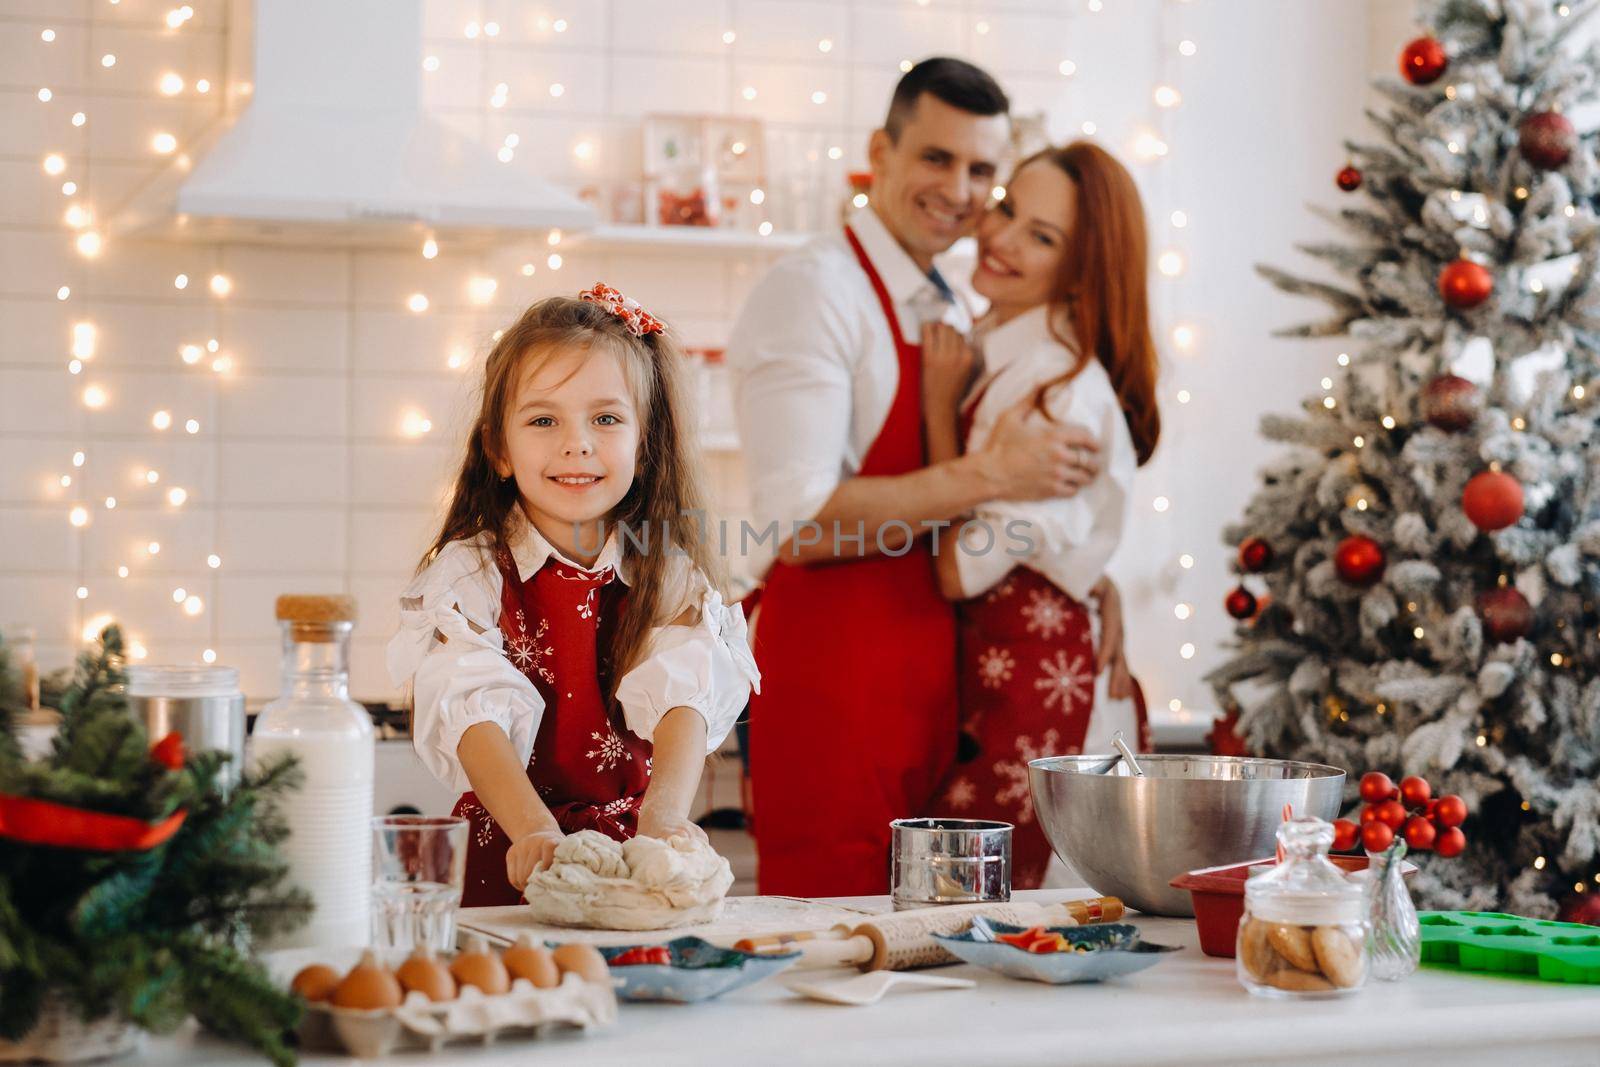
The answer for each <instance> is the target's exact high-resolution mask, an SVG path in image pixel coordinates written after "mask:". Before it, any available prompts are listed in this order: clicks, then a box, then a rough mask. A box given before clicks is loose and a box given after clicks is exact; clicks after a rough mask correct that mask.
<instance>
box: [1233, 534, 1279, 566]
mask: <svg viewBox="0 0 1600 1067" xmlns="http://www.w3.org/2000/svg"><path fill="white" fill-rule="evenodd" d="M1271 563H1272V546H1271V545H1269V544H1267V542H1266V541H1265V540H1263V539H1262V538H1260V537H1247V538H1245V539H1244V540H1243V541H1241V542H1240V543H1239V566H1240V567H1242V568H1243V569H1244V570H1246V571H1248V572H1249V573H1251V574H1259V573H1261V572H1262V571H1264V570H1266V569H1267V567H1268V566H1269V565H1270V564H1271Z"/></svg>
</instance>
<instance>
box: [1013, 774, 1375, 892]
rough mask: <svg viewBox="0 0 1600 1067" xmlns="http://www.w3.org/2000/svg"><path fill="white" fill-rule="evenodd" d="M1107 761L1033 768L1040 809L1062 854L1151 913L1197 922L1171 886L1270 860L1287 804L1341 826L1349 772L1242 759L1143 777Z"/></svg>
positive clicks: (1100, 887)
mask: <svg viewBox="0 0 1600 1067" xmlns="http://www.w3.org/2000/svg"><path fill="white" fill-rule="evenodd" d="M1112 759H1113V756H1112V755H1110V754H1107V755H1102V756H1050V757H1047V758H1045V759H1036V760H1034V761H1033V762H1031V763H1029V764H1028V780H1029V784H1030V786H1031V787H1032V789H1033V808H1034V811H1035V812H1036V813H1037V814H1038V817H1039V824H1040V826H1042V827H1043V828H1044V833H1045V837H1047V838H1049V840H1050V847H1052V848H1054V849H1055V850H1056V855H1058V856H1060V857H1061V858H1062V860H1064V861H1065V862H1066V863H1068V864H1070V865H1071V866H1072V867H1073V869H1074V870H1076V871H1077V872H1078V873H1079V874H1080V875H1082V876H1083V878H1084V880H1085V881H1086V882H1087V883H1088V884H1089V885H1090V886H1091V887H1093V888H1094V890H1095V891H1096V892H1098V893H1102V894H1105V895H1108V896H1115V897H1121V898H1122V900H1123V902H1124V903H1125V904H1127V905H1128V906H1129V907H1130V908H1137V909H1138V910H1139V911H1142V912H1145V913H1146V914H1149V915H1193V914H1194V905H1193V904H1192V903H1191V901H1190V898H1189V894H1188V893H1187V892H1186V891H1184V890H1180V889H1173V888H1172V887H1171V886H1170V885H1168V884H1167V883H1168V882H1170V881H1172V879H1174V878H1176V877H1177V876H1178V875H1180V874H1183V873H1184V872H1186V871H1192V870H1195V869H1196V868H1200V867H1217V866H1221V865H1222V864H1225V863H1239V862H1242V861H1245V860H1253V859H1259V858H1261V857H1263V856H1270V855H1272V854H1273V850H1274V849H1275V848H1276V847H1277V837H1276V834H1277V830H1278V824H1279V823H1281V822H1282V821H1283V806H1284V805H1285V804H1292V805H1293V806H1294V813H1295V815H1297V816H1305V815H1315V816H1316V817H1318V818H1320V819H1333V818H1334V817H1335V816H1337V815H1338V813H1339V800H1340V795H1341V793H1342V792H1343V789H1344V772H1343V771H1341V770H1340V769H1339V768H1337V767H1328V766H1324V765H1323V764H1320V763H1294V762H1291V761H1288V760H1270V759H1242V758H1239V757H1236V756H1140V757H1139V765H1140V767H1141V768H1143V770H1144V773H1145V777H1143V778H1136V777H1134V776H1133V775H1131V774H1130V773H1129V772H1128V768H1127V765H1126V764H1125V763H1122V762H1118V763H1117V764H1116V765H1115V766H1114V767H1112V768H1111V770H1110V771H1109V772H1105V771H1103V770H1102V768H1104V767H1105V766H1106V765H1107V764H1108V763H1109V762H1110V761H1111V760H1112Z"/></svg>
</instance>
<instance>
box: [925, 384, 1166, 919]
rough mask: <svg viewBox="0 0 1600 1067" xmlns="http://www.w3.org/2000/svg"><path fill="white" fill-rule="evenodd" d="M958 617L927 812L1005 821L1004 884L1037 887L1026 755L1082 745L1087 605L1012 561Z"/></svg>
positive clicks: (1046, 855) (1089, 672)
mask: <svg viewBox="0 0 1600 1067" xmlns="http://www.w3.org/2000/svg"><path fill="white" fill-rule="evenodd" d="M981 399H982V393H981V392H980V393H979V395H978V396H977V397H975V398H974V399H973V400H972V401H971V403H970V404H969V405H968V407H967V408H966V411H965V413H964V415H963V418H962V425H961V438H962V440H963V441H964V440H966V439H967V437H968V435H969V434H970V433H971V430H972V414H973V412H974V411H976V410H977V406H978V401H979V400H981ZM956 625H957V632H958V635H959V636H958V644H959V656H960V660H959V662H960V667H959V670H958V675H959V687H960V693H961V710H960V715H961V737H960V740H959V742H958V744H957V750H956V765H955V766H954V767H953V768H951V771H950V776H949V778H948V779H947V780H946V781H945V783H944V785H943V787H942V788H941V789H940V790H939V795H938V799H937V800H935V801H934V805H933V808H932V809H931V811H930V814H933V815H939V816H951V817H957V816H959V817H961V818H968V819H998V820H1000V821H1003V822H1009V823H1011V824H1012V825H1013V826H1014V827H1015V830H1014V831H1013V832H1012V836H1011V887H1012V888H1013V889H1037V888H1038V887H1039V885H1040V883H1041V882H1042V881H1043V880H1044V872H1045V868H1046V867H1047V866H1048V865H1049V863H1050V852H1051V850H1050V843H1049V842H1048V841H1047V840H1045V836H1044V831H1043V830H1041V829H1040V828H1039V824H1038V821H1037V820H1036V819H1035V818H1034V812H1033V793H1032V791H1031V789H1030V788H1029V785H1028V761H1029V760H1034V759H1038V758H1040V757H1042V756H1072V755H1077V754H1078V753H1080V752H1082V751H1083V741H1084V738H1085V736H1087V734H1088V731H1089V717H1090V715H1092V714H1093V712H1094V688H1095V653H1094V631H1093V629H1092V627H1091V625H1090V620H1089V611H1088V609H1087V608H1086V607H1085V606H1084V605H1083V604H1082V603H1081V602H1079V601H1078V600H1075V599H1074V598H1073V597H1071V596H1068V595H1067V594H1066V593H1064V592H1062V591H1061V589H1059V588H1058V587H1057V586H1056V585H1055V584H1054V583H1053V582H1051V581H1050V580H1049V579H1048V578H1046V577H1044V576H1043V575H1042V574H1040V573H1039V572H1038V571H1036V570H1034V569H1033V568H1031V567H1027V566H1023V565H1020V564H1019V565H1018V566H1016V567H1013V568H1012V569H1011V573H1009V574H1007V575H1006V576H1005V578H1003V579H1001V581H1000V582H999V583H998V584H997V585H995V586H994V587H993V588H991V589H990V590H989V591H988V592H987V593H984V594H983V595H981V596H977V597H973V598H972V599H970V600H964V601H962V602H961V603H960V604H958V605H956ZM1136 707H1137V708H1138V722H1139V733H1140V745H1139V747H1140V751H1148V750H1149V740H1148V737H1147V736H1146V732H1147V727H1146V725H1145V716H1144V705H1143V701H1142V700H1139V701H1138V702H1137V703H1136Z"/></svg>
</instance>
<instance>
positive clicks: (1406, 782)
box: [1400, 774, 1433, 808]
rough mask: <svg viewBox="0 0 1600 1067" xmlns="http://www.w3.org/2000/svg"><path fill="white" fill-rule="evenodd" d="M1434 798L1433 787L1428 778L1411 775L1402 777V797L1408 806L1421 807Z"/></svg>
mask: <svg viewBox="0 0 1600 1067" xmlns="http://www.w3.org/2000/svg"><path fill="white" fill-rule="evenodd" d="M1432 798H1433V787H1432V786H1430V785H1429V784H1428V780H1427V779H1426V778H1419V777H1417V776H1416V775H1414V774H1413V775H1411V776H1410V777H1409V778H1402V779H1400V799H1401V800H1402V801H1404V802H1405V805H1406V807H1408V808H1420V807H1422V806H1423V805H1425V804H1427V803H1428V801H1429V800H1431V799H1432Z"/></svg>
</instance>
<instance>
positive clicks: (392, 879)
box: [372, 815, 467, 952]
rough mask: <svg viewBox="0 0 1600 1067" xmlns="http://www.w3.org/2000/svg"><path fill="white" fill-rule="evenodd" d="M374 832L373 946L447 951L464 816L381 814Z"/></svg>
mask: <svg viewBox="0 0 1600 1067" xmlns="http://www.w3.org/2000/svg"><path fill="white" fill-rule="evenodd" d="M372 836H373V842H372V844H373V848H372V859H373V863H372V944H373V947H374V948H398V949H410V948H416V947H418V946H422V945H426V946H428V947H430V948H432V949H433V950H434V951H435V952H448V951H449V950H450V949H451V948H453V947H454V944H455V927H456V908H458V907H460V905H461V887H462V885H463V884H464V883H465V881H466V875H467V820H465V819H462V818H458V817H456V816H454V815H442V816H434V815H379V816H377V817H376V818H374V819H373V820H372Z"/></svg>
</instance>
